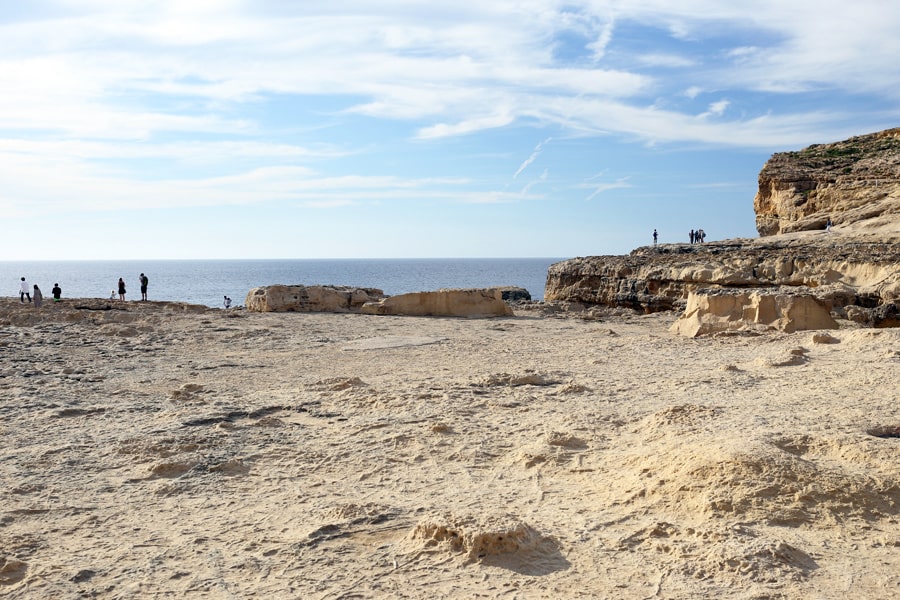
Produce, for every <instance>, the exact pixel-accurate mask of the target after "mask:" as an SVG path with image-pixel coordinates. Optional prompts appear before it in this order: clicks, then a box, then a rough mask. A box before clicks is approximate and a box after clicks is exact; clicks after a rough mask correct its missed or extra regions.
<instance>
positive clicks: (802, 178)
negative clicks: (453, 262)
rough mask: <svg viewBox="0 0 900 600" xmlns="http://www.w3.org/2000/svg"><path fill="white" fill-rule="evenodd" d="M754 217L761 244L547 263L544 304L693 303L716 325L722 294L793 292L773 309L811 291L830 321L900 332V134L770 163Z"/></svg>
mask: <svg viewBox="0 0 900 600" xmlns="http://www.w3.org/2000/svg"><path fill="white" fill-rule="evenodd" d="M754 209H755V210H756V225H757V229H758V231H759V233H760V235H761V236H762V237H761V238H759V239H756V240H726V241H723V242H713V243H708V244H698V245H687V244H669V245H662V246H658V247H652V248H651V247H644V248H638V249H637V250H634V251H633V252H632V253H631V254H629V255H627V256H592V257H586V258H574V259H571V260H567V261H563V262H561V263H557V264H554V265H551V266H550V268H549V270H548V273H547V284H546V288H545V292H544V298H545V300H547V301H550V302H570V303H571V302H574V303H581V304H587V305H604V306H612V307H629V308H633V309H636V310H639V311H643V312H655V311H662V310H672V309H682V308H684V307H685V305H686V304H687V303H688V298H689V297H690V295H691V294H695V295H697V298H696V299H695V302H697V303H699V304H698V307H699V306H700V304H703V305H704V306H706V309H701V308H698V310H709V311H712V312H710V313H709V318H710V319H716V318H718V317H717V316H716V314H715V310H714V309H713V305H715V306H720V305H721V304H722V302H723V300H722V296H723V292H722V290H731V292H729V293H730V294H732V295H734V294H737V295H741V294H744V295H746V294H745V293H746V292H747V291H748V290H753V289H760V290H773V289H776V288H780V287H781V288H790V289H791V290H793V291H792V292H790V293H787V294H782V297H779V298H778V299H777V300H775V302H776V303H791V302H793V301H794V300H793V299H792V297H793V296H796V295H797V294H798V293H801V294H802V293H809V294H811V295H812V296H813V297H814V299H815V300H816V301H817V302H821V303H822V304H823V306H825V307H826V308H828V309H829V310H830V311H831V312H833V313H834V315H835V316H836V317H843V318H847V319H850V320H853V321H856V322H859V323H863V324H867V325H872V326H876V327H896V326H898V325H900V128H898V129H890V130H887V131H883V132H880V133H876V134H870V135H865V136H859V137H855V138H851V139H849V140H846V141H844V142H837V143H834V144H819V145H814V146H810V147H809V148H806V149H804V150H801V151H799V152H785V153H780V154H775V155H774V156H773V157H772V158H771V159H770V160H769V161H768V162H767V163H766V165H765V167H764V168H763V170H762V171H761V172H760V175H759V191H758V193H757V194H756V198H755V199H754ZM725 295H726V296H727V295H728V294H725ZM701 296H706V298H705V299H701ZM714 296H715V297H714ZM745 300H746V298H745ZM704 303H705V304H704ZM751 304H752V302H751ZM746 305H747V304H746V302H744V304H743V306H746ZM750 312H751V313H752V311H750ZM744 320H745V321H746V320H747V319H744ZM752 324H754V325H761V324H764V320H763V321H760V320H754V321H752ZM769 326H771V327H774V328H781V329H784V327H785V326H784V324H781V325H773V324H771V323H770V324H769ZM788 327H792V325H789V326H788Z"/></svg>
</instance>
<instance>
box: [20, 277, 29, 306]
mask: <svg viewBox="0 0 900 600" xmlns="http://www.w3.org/2000/svg"><path fill="white" fill-rule="evenodd" d="M26 297H27V298H28V301H29V302H31V290H30V289H28V282H27V281H25V278H24V277H23V278H22V283H21V284H20V285H19V302H25V298H26Z"/></svg>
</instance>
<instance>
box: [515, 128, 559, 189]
mask: <svg viewBox="0 0 900 600" xmlns="http://www.w3.org/2000/svg"><path fill="white" fill-rule="evenodd" d="M552 139H553V138H549V137H548V138H547V139H545V140H544V141H543V142H540V143H538V145H537V146H535V147H534V150H532V152H531V155H530V156H529V157H528V158H526V159H525V161H524V162H523V163H522V164H521V165H519V168H518V169H516V172H515V173H513V179H516V178H518V177H519V174H520V173H521V172H522V171H524V170H525V169H527V168H528V166H529V165H530V164H531V163H533V162H534V161H535V160H537V157H538V156H540V154H541V150H542V149H543V148H544V146H545V145H547V144H549V143H550V140H552Z"/></svg>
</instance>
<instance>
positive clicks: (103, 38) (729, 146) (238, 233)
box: [0, 0, 900, 261]
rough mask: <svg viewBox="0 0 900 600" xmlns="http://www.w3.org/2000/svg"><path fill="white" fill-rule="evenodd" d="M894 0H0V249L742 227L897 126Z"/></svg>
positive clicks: (537, 246)
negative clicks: (808, 170)
mask: <svg viewBox="0 0 900 600" xmlns="http://www.w3.org/2000/svg"><path fill="white" fill-rule="evenodd" d="M898 31H900V7H898V6H897V5H895V3H892V2H890V1H889V0H856V1H854V2H846V1H845V0H841V1H836V0H758V1H753V0H750V1H747V2H737V3H728V2H722V1H721V0H583V1H579V0H568V1H566V2H557V1H555V0H479V1H478V2H471V3H470V2H459V1H458V0H457V1H454V2H452V3H451V2H446V1H444V0H430V1H428V2H422V1H421V0H408V1H407V0H379V1H378V2H374V1H371V0H370V1H360V0H330V1H329V2H315V3H314V2H305V1H301V0H246V1H240V0H190V1H186V0H156V1H154V2H146V1H144V0H140V1H138V0H29V1H28V2H4V3H2V4H0V40H2V41H3V43H2V44H0V86H2V88H0V90H2V93H0V218H2V221H0V227H2V232H0V260H7V261H10V260H16V261H17V260H61V259H73V260H94V259H181V258H191V259H198V258H199V259H205V258H210V259H212V258H228V259H232V258H405V257H421V258H425V257H558V258H568V257H574V256H589V255H600V254H622V253H627V252H629V251H631V250H632V249H633V248H636V247H638V246H642V245H647V244H649V243H651V242H652V231H653V229H657V230H658V232H659V241H660V242H661V243H669V242H687V241H688V232H689V231H690V230H691V229H693V228H700V227H702V228H703V229H704V230H705V231H706V232H707V239H708V240H716V239H729V238H736V237H756V235H757V234H756V229H755V226H754V214H753V196H754V194H755V193H756V189H757V176H758V174H759V171H760V169H761V168H762V166H763V165H764V164H765V162H766V160H767V159H768V158H769V157H770V156H771V155H772V154H773V153H775V152H783V151H789V150H798V149H800V148H803V147H805V146H808V145H810V144H813V143H827V142H833V141H838V140H842V139H846V138H848V137H851V136H854V135H861V134H865V133H871V132H874V131H880V130H883V129H887V128H890V127H896V126H898V125H900V102H898V101H900V61H898V60H897V57H898V56H900V35H898V34H897V32H898Z"/></svg>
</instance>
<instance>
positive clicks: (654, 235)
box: [653, 229, 657, 246]
mask: <svg viewBox="0 0 900 600" xmlns="http://www.w3.org/2000/svg"><path fill="white" fill-rule="evenodd" d="M656 238H657V233H656V230H655V229H654V230H653V245H654V246H655V245H656Z"/></svg>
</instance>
